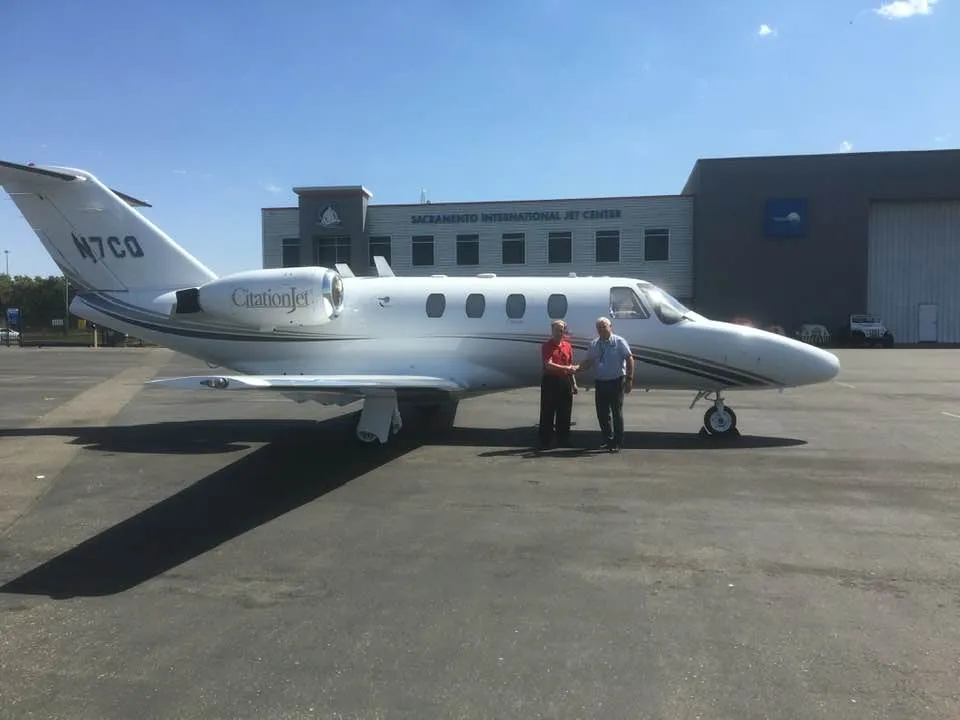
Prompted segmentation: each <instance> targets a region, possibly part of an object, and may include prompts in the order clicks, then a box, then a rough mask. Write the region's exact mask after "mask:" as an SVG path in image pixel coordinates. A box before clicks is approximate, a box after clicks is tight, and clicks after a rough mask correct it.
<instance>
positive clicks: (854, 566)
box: [0, 348, 960, 720]
mask: <svg viewBox="0 0 960 720" xmlns="http://www.w3.org/2000/svg"><path fill="white" fill-rule="evenodd" d="M838 354H839V355H840V357H841V361H842V364H843V370H842V373H841V375H840V377H839V378H838V381H837V382H832V383H828V384H825V385H821V386H815V387H810V388H801V389H796V390H790V391H786V392H784V393H782V394H781V393H777V392H760V393H739V394H738V393H731V394H730V395H729V396H728V401H729V404H730V405H731V407H733V408H734V409H735V410H736V412H737V414H738V417H739V425H740V429H741V432H742V434H743V435H742V437H741V438H740V439H739V440H737V441H736V442H716V441H711V440H708V439H704V438H702V437H699V436H698V434H697V431H698V430H699V428H700V424H701V421H702V416H703V413H704V411H705V410H706V407H707V406H706V404H705V403H702V402H701V403H699V404H698V405H697V407H696V408H695V409H693V410H690V409H688V406H689V404H690V401H691V400H692V399H693V398H692V395H690V394H680V393H666V392H650V393H645V392H642V391H640V390H635V391H634V392H633V393H632V394H631V395H630V396H628V398H627V402H626V415H627V428H628V432H627V437H626V442H625V447H624V451H623V452H622V453H620V454H609V453H597V452H594V451H592V450H591V448H592V447H593V446H594V445H595V443H596V442H597V440H598V434H597V432H596V427H597V424H596V418H595V414H594V408H593V394H592V392H582V393H581V394H580V395H578V396H577V397H576V403H575V409H574V419H575V421H576V427H575V428H574V434H573V436H574V443H575V444H577V445H580V446H581V447H575V448H572V449H562V450H556V451H551V452H546V453H543V454H541V455H538V454H536V453H534V452H532V451H531V449H530V448H531V446H532V444H533V443H534V442H535V423H536V420H537V402H538V392H537V391H536V390H524V391H517V392H512V393H506V394H503V395H498V396H493V397H488V398H479V399H474V400H470V401H466V402H464V403H461V405H460V409H459V412H458V415H457V419H456V426H455V427H454V428H453V429H452V430H451V431H450V432H448V433H445V434H441V435H432V434H426V433H424V432H422V431H418V429H417V427H416V426H415V424H414V423H413V422H412V421H408V420H407V418H405V422H406V423H407V426H406V427H405V428H404V430H403V431H402V434H401V436H400V437H398V438H396V439H395V440H394V441H393V442H392V443H391V444H389V445H387V446H386V447H384V448H379V449H372V448H370V447H369V446H362V445H358V444H357V443H356V442H355V441H354V439H353V432H352V421H353V419H355V411H356V409H357V406H352V407H348V408H346V409H341V408H325V407H323V406H320V405H317V404H315V403H307V404H304V405H298V404H296V403H294V402H292V401H290V400H287V399H284V398H280V397H276V396H274V395H270V394H260V393H249V394H241V393H222V394H221V393H217V392H215V391H212V390H210V391H204V392H187V391H175V390H169V389H160V388H145V387H144V386H143V383H144V382H145V381H146V380H148V379H150V378H152V377H159V376H169V375H174V374H187V373H206V372H213V371H210V370H209V369H208V368H206V367H205V366H204V365H203V364H202V363H198V362H196V361H193V360H190V359H188V358H184V357H183V356H179V355H176V354H174V353H171V352H169V351H166V350H161V349H108V348H101V349H87V348H77V349H53V348H44V349H35V348H23V349H20V348H2V349H0V393H2V404H0V708H2V711H0V715H2V716H3V717H4V718H14V719H19V718H41V717H42V718H71V720H80V719H81V718H97V719H98V720H104V719H107V718H111V719H112V718H124V719H126V718H137V720H147V719H148V718H181V717H183V718H186V717H190V718H271V719H272V718H284V719H286V718H331V719H332V718H395V717H396V718H494V717H495V718H524V719H528V718H671V719H674V718H690V719H691V720H692V719H694V718H703V719H704V720H706V719H707V718H711V719H716V718H736V719H737V720H745V719H747V718H829V719H830V720H840V719H843V718H911V719H912V718H957V717H958V716H960V682H958V678H960V651H958V648H960V532H958V527H960V373H958V368H960V351H957V350H914V349H893V350H882V349H876V350H841V351H838Z"/></svg>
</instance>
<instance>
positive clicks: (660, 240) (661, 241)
mask: <svg viewBox="0 0 960 720" xmlns="http://www.w3.org/2000/svg"><path fill="white" fill-rule="evenodd" d="M643 259H644V260H645V261H647V262H664V261H666V260H669V259H670V231H669V230H667V229H666V228H650V229H647V230H644V231H643Z"/></svg>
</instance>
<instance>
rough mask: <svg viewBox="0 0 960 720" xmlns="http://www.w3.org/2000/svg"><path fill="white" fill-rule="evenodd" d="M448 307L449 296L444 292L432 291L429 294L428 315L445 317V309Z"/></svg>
mask: <svg viewBox="0 0 960 720" xmlns="http://www.w3.org/2000/svg"><path fill="white" fill-rule="evenodd" d="M446 309H447V297H446V296H445V295H443V294H442V293H431V294H429V295H427V317H431V318H438V317H443V311H444V310H446Z"/></svg>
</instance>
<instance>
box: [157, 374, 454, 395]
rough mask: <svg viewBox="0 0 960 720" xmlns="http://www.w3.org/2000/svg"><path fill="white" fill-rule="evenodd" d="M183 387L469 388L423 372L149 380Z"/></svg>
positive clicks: (305, 389) (344, 390)
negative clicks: (420, 373)
mask: <svg viewBox="0 0 960 720" xmlns="http://www.w3.org/2000/svg"><path fill="white" fill-rule="evenodd" d="M147 384H148V385H160V386H164V387H172V388H177V389H183V390H199V389H201V388H213V389H216V390H280V391H285V392H290V391H297V392H309V391H317V392H326V393H344V394H355V395H375V394H377V392H378V391H386V390H395V391H399V392H402V391H424V390H426V391H434V392H460V391H463V390H465V389H466V388H465V387H464V386H463V385H461V384H459V383H457V382H455V381H453V380H450V379H448V378H441V377H430V376H421V375H189V376H186V377H173V378H160V379H157V380H150V381H148V382H147Z"/></svg>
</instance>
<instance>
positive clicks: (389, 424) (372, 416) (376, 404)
mask: <svg viewBox="0 0 960 720" xmlns="http://www.w3.org/2000/svg"><path fill="white" fill-rule="evenodd" d="M402 427H403V419H402V418H401V417H400V409H399V407H398V406H397V394H396V393H395V392H392V391H387V392H385V393H383V394H382V395H367V397H365V398H364V399H363V410H362V411H361V413H360V420H359V421H358V422H357V437H358V438H360V440H361V441H363V442H365V443H374V442H379V443H380V444H381V445H383V444H386V442H387V440H389V439H390V437H391V436H393V435H396V434H397V433H398V432H400V428H402Z"/></svg>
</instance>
